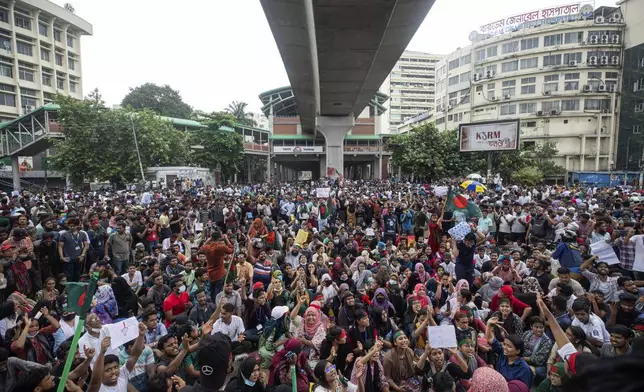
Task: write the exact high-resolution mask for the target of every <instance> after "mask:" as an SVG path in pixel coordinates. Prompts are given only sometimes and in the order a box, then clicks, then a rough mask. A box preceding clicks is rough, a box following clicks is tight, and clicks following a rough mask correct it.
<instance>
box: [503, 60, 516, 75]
mask: <svg viewBox="0 0 644 392" xmlns="http://www.w3.org/2000/svg"><path fill="white" fill-rule="evenodd" d="M518 69H519V60H514V61H507V62H505V63H501V72H513V71H516V70H518Z"/></svg>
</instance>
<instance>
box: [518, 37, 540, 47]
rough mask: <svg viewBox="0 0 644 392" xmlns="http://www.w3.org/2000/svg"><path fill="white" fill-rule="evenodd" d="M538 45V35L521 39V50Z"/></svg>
mask: <svg viewBox="0 0 644 392" xmlns="http://www.w3.org/2000/svg"><path fill="white" fill-rule="evenodd" d="M538 47H539V37H535V38H526V39H522V40H521V50H530V49H534V48H538Z"/></svg>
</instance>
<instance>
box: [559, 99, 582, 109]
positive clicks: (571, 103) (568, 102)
mask: <svg viewBox="0 0 644 392" xmlns="http://www.w3.org/2000/svg"><path fill="white" fill-rule="evenodd" d="M561 110H562V111H564V112H572V111H578V110H579V100H578V99H563V100H562V101H561Z"/></svg>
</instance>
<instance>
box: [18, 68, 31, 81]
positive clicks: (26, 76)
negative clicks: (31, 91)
mask: <svg viewBox="0 0 644 392" xmlns="http://www.w3.org/2000/svg"><path fill="white" fill-rule="evenodd" d="M18 78H20V79H22V80H27V81H29V82H33V81H35V77H34V71H32V70H30V69H26V68H22V67H20V68H18Z"/></svg>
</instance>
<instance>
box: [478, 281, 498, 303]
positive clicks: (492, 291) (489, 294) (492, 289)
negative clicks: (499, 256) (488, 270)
mask: <svg viewBox="0 0 644 392" xmlns="http://www.w3.org/2000/svg"><path fill="white" fill-rule="evenodd" d="M501 286H503V279H501V278H499V277H498V276H493V277H491V278H490V279H489V280H488V281H487V283H486V284H484V285H483V286H482V287H481V288H480V289H479V291H478V292H477V293H478V294H479V295H480V296H481V299H482V300H483V302H486V303H488V304H489V303H490V302H492V298H494V296H495V295H496V293H498V292H499V289H500V288H501Z"/></svg>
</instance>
